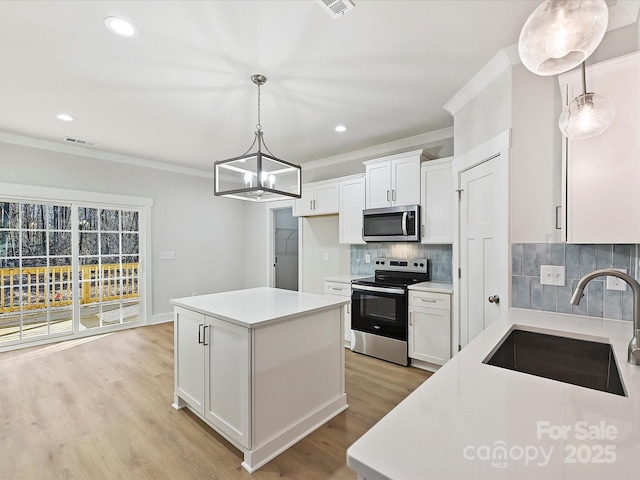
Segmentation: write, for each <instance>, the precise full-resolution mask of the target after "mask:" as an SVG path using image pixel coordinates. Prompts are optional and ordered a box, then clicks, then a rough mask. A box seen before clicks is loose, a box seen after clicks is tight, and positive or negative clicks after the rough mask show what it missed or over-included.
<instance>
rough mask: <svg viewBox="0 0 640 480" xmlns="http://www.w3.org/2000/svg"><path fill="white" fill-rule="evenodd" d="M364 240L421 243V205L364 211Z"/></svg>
mask: <svg viewBox="0 0 640 480" xmlns="http://www.w3.org/2000/svg"><path fill="white" fill-rule="evenodd" d="M362 215H363V222H362V225H363V228H362V238H363V240H364V241H365V242H419V241H420V228H419V224H418V222H419V221H420V205H405V206H401V207H386V208H371V209H368V210H364V211H363V212H362Z"/></svg>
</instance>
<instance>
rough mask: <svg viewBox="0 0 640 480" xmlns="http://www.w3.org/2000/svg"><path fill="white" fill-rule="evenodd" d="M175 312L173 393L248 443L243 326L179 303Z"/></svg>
mask: <svg viewBox="0 0 640 480" xmlns="http://www.w3.org/2000/svg"><path fill="white" fill-rule="evenodd" d="M175 316H176V318H175V324H176V344H177V351H178V352H179V355H177V356H176V362H177V365H176V391H177V394H178V395H179V396H180V398H182V399H183V400H184V401H185V402H186V403H188V404H189V405H190V406H191V407H192V408H193V409H194V410H195V411H196V412H197V413H199V414H200V415H202V416H204V417H205V418H206V419H207V420H208V421H209V422H211V424H212V425H214V426H215V427H216V428H217V429H219V431H220V432H221V433H223V434H224V435H225V436H227V437H228V438H229V439H230V440H233V441H235V442H237V443H238V444H239V445H241V446H243V447H249V446H250V441H249V385H250V376H249V329H247V328H243V327H240V326H238V325H234V324H231V323H229V322H225V321H223V320H219V319H217V318H214V317H209V316H207V315H202V314H200V313H196V312H193V311H191V310H187V309H183V308H176V309H175Z"/></svg>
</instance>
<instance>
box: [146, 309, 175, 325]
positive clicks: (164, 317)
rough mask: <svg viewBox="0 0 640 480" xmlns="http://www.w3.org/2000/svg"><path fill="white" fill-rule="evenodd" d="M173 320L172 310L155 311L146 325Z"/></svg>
mask: <svg viewBox="0 0 640 480" xmlns="http://www.w3.org/2000/svg"><path fill="white" fill-rule="evenodd" d="M166 322H173V312H168V313H157V314H155V315H152V316H151V317H150V318H149V321H148V322H147V325H156V324H157V323H166Z"/></svg>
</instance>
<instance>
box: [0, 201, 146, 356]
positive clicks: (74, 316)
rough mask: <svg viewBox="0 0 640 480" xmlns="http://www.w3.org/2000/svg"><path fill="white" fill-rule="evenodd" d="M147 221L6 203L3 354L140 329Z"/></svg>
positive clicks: (0, 316) (135, 213) (69, 207)
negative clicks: (83, 335) (62, 339)
mask: <svg viewBox="0 0 640 480" xmlns="http://www.w3.org/2000/svg"><path fill="white" fill-rule="evenodd" d="M140 216H141V211H140V210H138V209H133V208H117V207H109V208H105V207H100V206H87V205H79V204H74V203H70V204H64V203H55V204H54V203H46V202H24V201H3V199H0V348H1V347H2V346H3V345H11V344H16V343H23V342H29V341H31V340H34V339H42V338H47V337H52V336H63V335H69V336H73V335H74V334H79V333H80V332H83V331H86V330H91V329H93V330H105V329H109V327H113V326H121V325H124V324H132V323H136V322H139V320H140V315H139V306H140V300H141V288H140V286H141V283H142V282H141V278H140V273H141V270H140V267H139V266H140V261H141V251H140V243H141V242H140V223H141V218H140Z"/></svg>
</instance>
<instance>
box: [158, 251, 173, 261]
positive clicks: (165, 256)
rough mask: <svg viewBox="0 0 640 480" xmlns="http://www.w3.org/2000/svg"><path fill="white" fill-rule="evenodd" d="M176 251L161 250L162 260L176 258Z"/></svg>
mask: <svg viewBox="0 0 640 480" xmlns="http://www.w3.org/2000/svg"><path fill="white" fill-rule="evenodd" d="M175 259H176V252H160V260H175Z"/></svg>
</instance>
